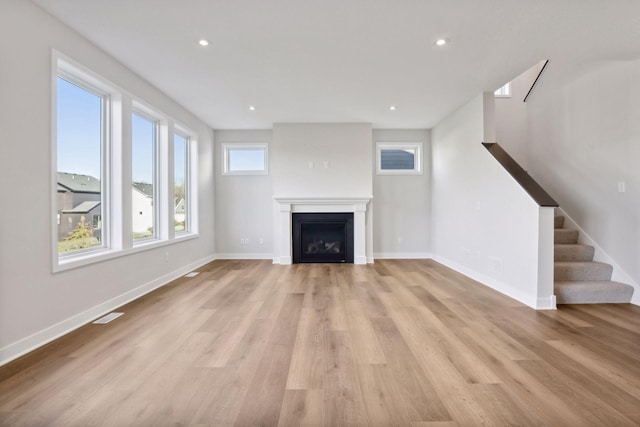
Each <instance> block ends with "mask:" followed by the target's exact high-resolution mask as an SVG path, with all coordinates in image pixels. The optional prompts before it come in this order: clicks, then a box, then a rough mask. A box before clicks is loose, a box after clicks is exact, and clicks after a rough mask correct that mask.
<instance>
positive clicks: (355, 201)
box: [273, 197, 371, 264]
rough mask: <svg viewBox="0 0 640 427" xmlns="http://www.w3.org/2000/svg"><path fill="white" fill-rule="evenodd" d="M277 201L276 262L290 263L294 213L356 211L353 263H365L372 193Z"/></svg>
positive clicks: (276, 198)
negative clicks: (368, 216) (367, 216)
mask: <svg viewBox="0 0 640 427" xmlns="http://www.w3.org/2000/svg"><path fill="white" fill-rule="evenodd" d="M274 200H275V201H276V204H277V205H278V212H277V216H276V218H275V221H274V228H275V229H274V233H273V235H274V237H275V242H274V248H275V251H276V253H275V254H274V257H273V263H274V264H291V262H292V260H293V257H292V250H293V249H292V238H291V233H292V227H291V214H292V213H298V212H305V213H314V212H318V213H333V212H336V213H338V212H351V213H353V263H354V264H366V263H367V256H366V247H367V234H368V233H367V224H366V222H367V221H366V214H367V208H368V205H369V202H370V201H371V197H357V198H342V197H340V198H332V197H327V198H322V197H313V198H304V197H296V198H294V197H274Z"/></svg>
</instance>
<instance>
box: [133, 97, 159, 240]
mask: <svg viewBox="0 0 640 427" xmlns="http://www.w3.org/2000/svg"><path fill="white" fill-rule="evenodd" d="M134 115H135V116H138V117H140V118H142V119H145V120H147V121H149V122H151V124H152V125H153V159H152V161H153V172H152V181H153V182H152V185H153V196H152V197H153V198H152V203H151V206H152V214H151V216H152V218H153V234H152V235H151V236H147V237H141V238H139V239H136V238H134V235H133V229H132V230H131V239H132V241H133V245H134V246H137V245H144V244H147V243H149V242H152V241H156V240H159V239H161V236H162V233H161V212H160V208H161V206H162V197H161V194H163V193H164V192H163V191H161V182H160V181H161V179H160V176H161V174H162V171H161V166H160V164H159V163H160V157H161V155H162V153H161V146H162V141H161V126H162V118H161V116H160V115H159V114H157V113H155V112H154V111H152V110H150V109H149V108H147V107H144V106H143V105H142V104H140V103H139V102H138V101H133V108H132V111H131V122H132V126H131V150H132V152H131V159H132V163H131V169H132V177H131V188H132V190H133V182H134V181H133V116H134ZM132 199H133V196H132ZM131 203H132V204H133V200H132V201H131ZM131 208H132V211H131V214H132V218H131V219H132V221H133V206H132V207H131Z"/></svg>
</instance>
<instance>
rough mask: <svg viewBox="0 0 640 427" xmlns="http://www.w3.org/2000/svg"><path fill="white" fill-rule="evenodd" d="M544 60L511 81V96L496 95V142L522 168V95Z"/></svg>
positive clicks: (524, 129) (524, 142) (524, 141)
mask: <svg viewBox="0 0 640 427" xmlns="http://www.w3.org/2000/svg"><path fill="white" fill-rule="evenodd" d="M543 65H544V61H542V62H540V63H538V64H536V65H534V66H533V67H531V68H530V69H528V70H527V71H525V72H524V73H522V74H520V75H519V76H518V77H516V78H515V79H513V80H512V81H511V97H497V98H496V99H495V109H496V142H497V143H498V144H500V146H501V147H502V148H504V149H505V151H506V152H507V153H509V155H510V156H511V157H513V158H514V160H515V161H516V162H518V164H519V165H520V166H522V168H523V169H525V170H526V169H527V167H528V165H527V164H528V162H527V103H526V102H524V97H525V96H527V92H529V89H530V88H531V85H532V84H533V82H534V81H535V79H536V77H538V74H539V73H540V70H541V69H542V66H543Z"/></svg>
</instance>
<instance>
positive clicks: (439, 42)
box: [435, 38, 449, 47]
mask: <svg viewBox="0 0 640 427" xmlns="http://www.w3.org/2000/svg"><path fill="white" fill-rule="evenodd" d="M447 43H449V40H447V39H444V38H439V39H438V40H436V43H435V44H436V46H440V47H442V46H444V45H446V44H447Z"/></svg>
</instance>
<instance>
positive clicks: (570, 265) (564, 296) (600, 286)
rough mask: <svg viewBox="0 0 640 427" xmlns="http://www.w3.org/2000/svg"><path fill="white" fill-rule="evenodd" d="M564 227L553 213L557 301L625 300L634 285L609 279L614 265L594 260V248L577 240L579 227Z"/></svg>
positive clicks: (605, 301) (588, 302)
mask: <svg viewBox="0 0 640 427" xmlns="http://www.w3.org/2000/svg"><path fill="white" fill-rule="evenodd" d="M563 227H564V216H561V215H557V216H556V217H555V230H554V261H555V263H554V279H555V286H554V288H555V295H556V302H557V303H558V304H597V303H628V302H630V301H631V295H632V294H633V287H632V286H629V285H626V284H624V283H619V282H612V281H611V273H612V272H613V267H611V266H610V265H609V264H605V263H602V262H595V261H593V253H594V248H593V247H592V246H587V245H581V244H579V243H578V233H579V232H578V230H569V229H566V228H563Z"/></svg>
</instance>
